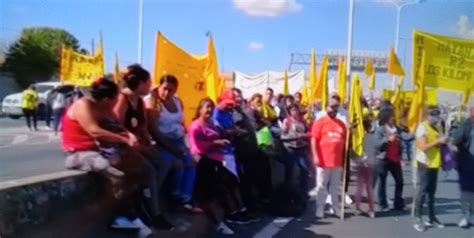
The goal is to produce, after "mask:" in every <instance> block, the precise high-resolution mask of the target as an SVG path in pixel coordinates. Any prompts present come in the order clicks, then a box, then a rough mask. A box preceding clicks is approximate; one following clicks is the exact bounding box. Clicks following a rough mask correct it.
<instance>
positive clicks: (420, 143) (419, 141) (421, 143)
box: [416, 136, 444, 151]
mask: <svg viewBox="0 0 474 238" xmlns="http://www.w3.org/2000/svg"><path fill="white" fill-rule="evenodd" d="M443 139H444V137H442V138H439V139H437V140H435V141H433V142H430V143H428V140H427V139H426V136H422V137H418V138H416V147H418V149H420V150H422V151H427V150H429V149H431V148H433V147H437V146H439V145H441V144H443V143H444V140H443Z"/></svg>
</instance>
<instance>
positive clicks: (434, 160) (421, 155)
mask: <svg viewBox="0 0 474 238" xmlns="http://www.w3.org/2000/svg"><path fill="white" fill-rule="evenodd" d="M420 137H426V142H427V143H431V142H433V141H435V140H437V139H438V138H439V132H438V131H436V130H435V129H433V128H432V127H431V126H430V125H429V124H428V123H427V122H424V123H422V124H420V125H419V126H418V128H417V131H416V138H420ZM416 160H417V161H418V162H420V163H423V164H426V166H427V167H428V168H430V169H439V168H440V167H441V164H442V161H441V149H440V147H438V146H436V147H431V148H430V149H428V150H426V151H422V150H420V149H418V148H417V149H416Z"/></svg>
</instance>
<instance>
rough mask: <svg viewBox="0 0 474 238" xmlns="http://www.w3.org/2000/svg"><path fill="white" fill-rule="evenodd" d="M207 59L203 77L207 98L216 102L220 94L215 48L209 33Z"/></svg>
mask: <svg viewBox="0 0 474 238" xmlns="http://www.w3.org/2000/svg"><path fill="white" fill-rule="evenodd" d="M207 52H208V60H207V64H206V69H205V71H204V78H205V84H206V93H207V96H208V97H209V98H211V99H212V100H213V101H214V102H217V98H218V97H219V96H220V92H219V82H220V77H219V67H218V66H217V56H216V49H215V48H214V41H213V40H212V35H209V40H208V46H207Z"/></svg>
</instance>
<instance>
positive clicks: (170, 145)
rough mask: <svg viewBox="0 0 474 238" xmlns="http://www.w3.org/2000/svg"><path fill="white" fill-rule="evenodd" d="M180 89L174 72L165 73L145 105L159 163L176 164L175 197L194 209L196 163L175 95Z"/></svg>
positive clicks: (179, 102) (179, 201)
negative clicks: (187, 141) (158, 154)
mask: <svg viewBox="0 0 474 238" xmlns="http://www.w3.org/2000/svg"><path fill="white" fill-rule="evenodd" d="M177 89H178V79H176V77H174V76H173V75H164V76H162V77H161V78H160V82H159V85H158V87H156V88H155V89H153V91H152V93H151V95H150V96H149V97H148V98H147V99H146V103H145V104H146V108H147V117H148V119H149V123H150V125H149V127H150V132H151V134H152V137H153V139H154V141H155V142H156V144H157V147H158V148H159V151H160V159H161V160H162V161H160V163H163V164H165V165H170V164H171V165H174V167H175V171H174V172H175V173H174V175H173V185H172V189H173V191H172V194H173V197H174V199H175V200H176V202H178V203H180V204H181V205H183V206H184V208H186V209H193V207H192V205H191V198H192V192H193V186H194V178H195V174H196V171H195V163H194V161H193V159H192V157H191V153H190V151H189V148H188V147H187V145H186V143H185V135H186V131H185V128H184V114H183V106H182V103H181V101H180V100H179V98H178V97H177V96H176V91H177ZM165 167H168V166H165Z"/></svg>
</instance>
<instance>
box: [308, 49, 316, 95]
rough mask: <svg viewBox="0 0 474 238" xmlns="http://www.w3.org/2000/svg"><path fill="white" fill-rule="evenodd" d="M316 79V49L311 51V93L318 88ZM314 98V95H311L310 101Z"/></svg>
mask: <svg viewBox="0 0 474 238" xmlns="http://www.w3.org/2000/svg"><path fill="white" fill-rule="evenodd" d="M316 77H317V76H316V54H315V53H314V49H311V63H310V66H309V89H310V91H311V93H312V92H313V90H314V88H315V87H316V80H317V78H316ZM312 96H313V95H311V97H310V99H313V98H312Z"/></svg>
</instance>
